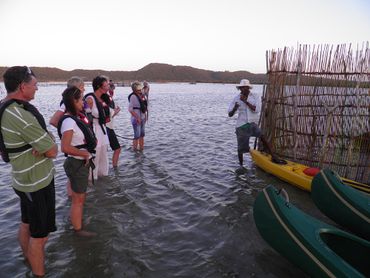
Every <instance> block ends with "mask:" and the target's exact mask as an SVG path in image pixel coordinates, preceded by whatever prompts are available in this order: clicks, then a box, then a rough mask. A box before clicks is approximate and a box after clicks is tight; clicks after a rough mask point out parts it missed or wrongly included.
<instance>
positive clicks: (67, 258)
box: [0, 83, 327, 277]
mask: <svg viewBox="0 0 370 278" xmlns="http://www.w3.org/2000/svg"><path fill="white" fill-rule="evenodd" d="M41 85H42V84H41ZM2 88H4V86H3V85H2ZM63 89H64V85H55V84H54V85H50V86H45V84H44V85H43V86H40V87H39V91H38V92H37V95H36V99H35V100H34V101H33V103H34V104H35V105H36V106H37V107H38V108H39V109H40V111H41V112H42V113H43V115H44V116H45V118H46V119H47V120H48V119H49V118H50V116H51V115H52V113H53V112H54V111H55V109H56V108H57V106H58V103H59V101H60V99H61V93H62V91H63ZM253 90H254V91H255V92H258V93H262V86H255V88H254V89H253ZM89 91H91V87H89V86H88V87H87V90H86V92H89ZM129 93H130V89H129V88H128V87H124V88H122V87H120V88H117V89H116V102H117V103H118V105H120V106H121V108H122V111H121V113H120V114H119V115H118V116H117V117H116V120H115V123H116V126H117V128H116V133H117V134H119V135H121V136H125V137H132V133H133V132H132V128H131V124H130V119H129V113H128V112H127V96H128V94H129ZM235 94H236V89H235V86H233V85H223V84H196V85H192V84H185V83H184V84H178V83H177V84H152V86H151V92H150V114H149V122H148V124H147V128H146V132H147V136H146V137H145V143H146V146H145V151H144V153H135V152H133V151H131V149H130V146H131V141H130V140H126V139H120V141H121V143H122V145H123V151H122V154H121V157H120V164H119V167H118V169H117V170H113V169H111V170H110V175H109V176H108V177H105V178H102V179H99V180H98V181H97V182H96V184H95V186H93V187H90V188H89V189H88V195H87V200H86V207H85V211H84V221H85V227H86V229H88V230H92V231H96V232H97V233H98V234H99V235H98V236H97V237H96V238H94V239H81V238H77V237H75V236H74V235H73V232H72V230H71V225H70V222H69V215H68V214H69V208H70V201H69V200H68V199H67V197H66V190H65V183H66V177H65V174H64V170H63V166H62V165H63V161H64V159H65V158H64V156H63V155H62V154H59V155H58V157H57V159H56V160H55V165H56V169H57V174H56V177H55V180H56V194H57V227H58V231H57V232H55V233H52V234H51V236H50V238H49V241H48V243H47V247H46V267H47V277H299V276H304V274H303V273H302V272H301V271H300V270H299V269H298V268H296V267H295V266H293V265H292V264H291V263H290V262H288V261H287V260H285V259H284V258H282V257H281V256H280V255H279V254H277V253H276V252H275V251H274V250H273V249H271V248H270V247H269V246H268V245H267V244H266V243H265V242H264V241H263V239H262V238H261V237H260V235H259V234H258V232H257V230H256V227H255V224H254V220H253V215H252V206H253V202H254V199H255V197H256V195H257V194H258V192H260V191H261V189H262V188H264V187H265V186H266V185H268V184H274V185H275V186H277V187H284V188H286V190H287V191H288V193H289V195H290V199H291V201H292V202H293V203H295V204H296V205H297V206H298V207H300V208H302V209H304V210H305V211H308V212H309V213H310V214H311V215H314V216H318V217H320V218H324V217H323V216H322V215H321V214H320V213H319V212H318V210H316V209H315V207H314V206H313V203H312V202H311V200H310V196H309V195H308V194H307V193H305V192H302V191H300V190H298V189H295V188H293V187H291V186H289V185H287V184H285V183H283V182H281V181H278V180H277V179H275V178H274V177H272V176H270V175H268V174H266V173H264V172H263V171H261V170H259V169H257V168H256V166H255V165H254V164H253V162H252V161H251V159H250V156H249V155H246V156H245V166H246V168H248V172H247V173H245V174H243V175H236V174H235V169H236V168H237V167H238V163H237V155H236V139H235V134H234V124H235V119H233V118H229V117H228V116H227V108H228V105H229V102H230V101H231V99H232V98H233V96H234V95H235ZM50 130H52V131H53V132H54V134H56V130H55V129H54V128H52V127H51V128H50ZM109 155H110V157H111V155H112V153H111V152H110V153H109ZM0 169H1V171H0V172H1V173H0V183H1V185H2V187H1V191H0V226H1V239H0V270H1V274H0V276H1V277H25V276H26V277H27V276H28V275H29V274H30V271H29V269H28V268H27V267H26V265H25V264H24V262H23V258H22V255H21V250H20V248H19V245H18V243H17V229H18V225H19V221H20V211H19V204H18V198H17V197H16V195H15V193H14V192H13V190H12V189H11V187H10V186H9V184H10V175H9V171H10V168H9V166H8V165H5V164H4V163H3V162H0ZM326 220H327V219H326Z"/></svg>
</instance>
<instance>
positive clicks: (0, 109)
mask: <svg viewBox="0 0 370 278" xmlns="http://www.w3.org/2000/svg"><path fill="white" fill-rule="evenodd" d="M14 102H17V103H18V104H22V105H23V109H24V110H26V111H28V112H30V113H31V114H32V115H33V116H35V118H36V120H37V121H38V123H39V124H40V126H41V127H42V128H43V129H44V130H45V131H46V132H48V130H47V128H46V123H45V120H44V117H43V116H42V115H41V114H40V112H39V111H38V110H37V108H36V107H35V106H33V105H32V104H31V103H29V102H27V101H23V100H18V99H10V100H7V101H5V102H2V103H1V104H0V124H1V118H2V116H3V113H4V111H5V109H6V108H7V107H8V106H9V105H11V104H12V103H14ZM31 148H32V146H31V145H30V144H26V145H24V146H22V147H19V148H6V147H5V144H4V139H3V134H2V132H1V130H0V154H1V157H2V159H3V160H4V162H7V163H8V162H9V161H10V159H9V153H18V152H23V151H25V150H28V149H31Z"/></svg>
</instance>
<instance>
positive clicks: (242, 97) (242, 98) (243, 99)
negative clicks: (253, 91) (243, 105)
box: [240, 94, 248, 102]
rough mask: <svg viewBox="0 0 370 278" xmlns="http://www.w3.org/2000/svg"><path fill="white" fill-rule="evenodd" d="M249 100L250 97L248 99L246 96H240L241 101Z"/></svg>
mask: <svg viewBox="0 0 370 278" xmlns="http://www.w3.org/2000/svg"><path fill="white" fill-rule="evenodd" d="M247 99H248V97H247V96H245V95H243V94H241V95H240V100H241V101H243V102H246V101H247Z"/></svg>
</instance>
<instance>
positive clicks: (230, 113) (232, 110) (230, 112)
mask: <svg viewBox="0 0 370 278" xmlns="http://www.w3.org/2000/svg"><path fill="white" fill-rule="evenodd" d="M238 108H239V103H237V102H235V104H234V106H233V108H232V109H231V110H230V109H229V117H232V116H234V114H235V112H236V110H238Z"/></svg>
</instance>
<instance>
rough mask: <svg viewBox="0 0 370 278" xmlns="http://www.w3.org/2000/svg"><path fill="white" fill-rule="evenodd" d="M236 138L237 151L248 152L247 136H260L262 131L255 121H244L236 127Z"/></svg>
mask: <svg viewBox="0 0 370 278" xmlns="http://www.w3.org/2000/svg"><path fill="white" fill-rule="evenodd" d="M235 133H236V138H237V140H238V152H242V153H246V152H249V138H250V137H251V136H253V137H261V136H262V131H261V129H260V128H259V127H258V126H257V125H256V124H255V123H246V124H245V125H242V126H240V127H237V128H236V131H235Z"/></svg>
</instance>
